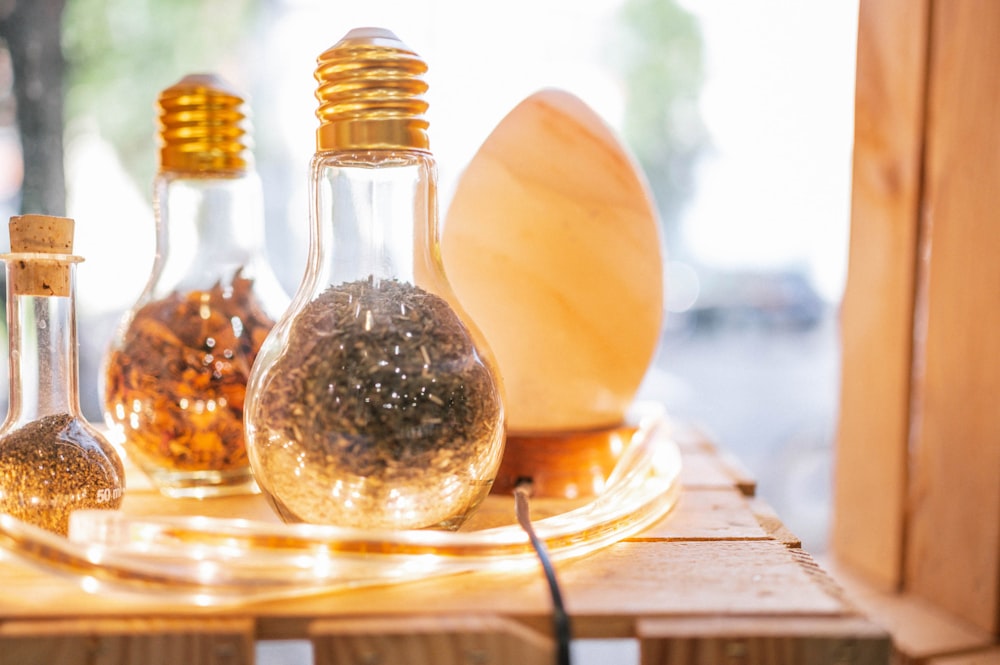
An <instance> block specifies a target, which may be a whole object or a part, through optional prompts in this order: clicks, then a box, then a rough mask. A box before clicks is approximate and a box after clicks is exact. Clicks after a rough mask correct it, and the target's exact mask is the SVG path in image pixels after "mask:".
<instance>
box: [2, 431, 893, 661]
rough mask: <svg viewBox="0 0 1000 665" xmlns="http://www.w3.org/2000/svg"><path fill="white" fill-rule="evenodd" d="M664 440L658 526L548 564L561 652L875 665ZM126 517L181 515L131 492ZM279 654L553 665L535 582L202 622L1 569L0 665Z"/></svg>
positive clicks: (868, 640) (776, 545)
mask: <svg viewBox="0 0 1000 665" xmlns="http://www.w3.org/2000/svg"><path fill="white" fill-rule="evenodd" d="M676 440H677V442H678V445H679V447H680V449H681V453H682V459H683V471H682V475H681V482H682V488H681V492H680V498H679V500H678V503H677V505H676V506H675V508H674V509H673V510H672V511H671V513H670V514H668V515H667V516H666V518H665V519H663V520H662V521H661V522H660V523H659V524H657V525H655V526H653V527H651V528H649V529H648V530H646V531H645V532H643V533H641V534H639V535H637V536H634V537H629V538H626V539H624V540H622V541H620V542H618V543H616V544H614V545H612V546H610V547H608V548H606V549H604V550H601V551H599V552H597V553H595V554H592V555H590V556H587V557H585V558H582V559H578V560H574V561H566V562H560V563H557V565H556V571H557V575H558V579H559V582H560V585H561V587H562V593H563V598H564V601H565V604H566V607H567V610H568V611H569V613H570V616H571V621H572V630H573V637H574V639H589V638H595V639H596V638H629V639H635V640H637V641H638V645H639V654H640V660H641V663H642V665H658V664H663V665H667V664H671V665H673V664H676V663H680V664H690V665H701V664H703V663H704V664H708V663H711V664H720V665H727V664H732V665H756V664H769V665H770V664H775V665H785V664H787V665H812V664H816V665H819V664H824V665H825V664H835V663H842V664H847V663H858V664H861V663H864V664H868V663H871V664H876V663H888V662H889V654H890V646H891V644H890V638H889V635H888V633H887V632H886V631H885V630H883V629H882V628H881V627H879V626H877V625H875V624H874V623H873V622H871V621H870V620H869V619H867V618H866V617H865V616H864V615H863V614H861V613H860V612H859V611H858V610H857V609H856V608H855V607H853V606H852V605H851V603H850V602H849V601H848V600H847V598H846V597H845V595H844V593H843V592H842V591H841V589H840V588H839V587H838V586H837V585H836V584H835V583H834V582H833V580H832V579H831V578H830V577H829V576H828V575H827V574H826V573H825V572H824V571H823V570H822V569H821V568H820V567H819V566H818V565H817V564H816V562H815V561H814V559H813V558H812V557H811V556H810V555H809V554H808V553H806V552H805V551H803V550H802V548H801V544H800V543H799V541H798V540H797V539H796V537H795V536H794V534H791V533H789V532H788V531H787V529H786V528H785V527H784V526H783V525H782V523H781V521H780V520H779V518H778V517H777V516H776V515H775V514H774V513H773V511H772V510H771V509H770V508H769V507H768V506H767V505H765V504H764V503H762V502H761V501H760V500H759V499H758V498H756V497H755V483H754V481H753V479H752V478H750V477H749V476H748V475H747V474H746V473H745V472H743V471H742V469H741V467H739V465H738V464H736V463H734V462H733V460H732V459H731V458H730V457H729V456H727V455H726V454H725V453H724V452H723V451H721V450H720V449H719V448H718V447H716V446H715V445H713V444H712V443H711V442H709V441H707V440H706V439H704V438H703V437H700V436H698V435H697V433H696V432H693V431H688V430H679V431H678V432H677V436H676ZM130 484H135V483H130ZM126 501H127V502H128V503H127V506H128V509H131V510H142V509H144V507H145V506H147V505H148V506H153V505H156V506H160V507H162V506H163V505H165V504H167V503H169V505H170V510H172V511H177V512H178V513H181V514H183V513H184V512H185V511H186V510H190V509H191V508H190V506H185V505H184V504H185V502H186V501H189V500H179V499H161V498H159V496H158V495H157V494H156V493H155V492H153V491H152V490H150V489H149V488H143V487H141V486H140V487H137V488H132V487H130V489H129V492H128V495H127V498H126ZM190 501H194V500H190ZM206 508H207V509H208V512H209V513H211V514H219V515H226V514H227V513H232V514H233V516H235V515H240V516H249V517H260V518H262V519H273V515H271V514H270V512H269V511H270V509H269V508H268V506H267V504H266V503H265V501H264V500H263V499H262V498H261V497H259V496H254V497H239V498H226V499H211V500H205V501H203V502H202V503H200V504H198V506H197V509H198V510H197V512H198V513H199V514H205V513H206ZM511 510H513V509H511ZM161 512H162V511H161ZM278 639H307V640H310V641H311V642H312V644H313V653H314V658H315V662H316V663H317V665H334V664H336V665H345V664H346V665H377V664H383V665H388V664H390V663H400V662H403V663H414V664H416V665H420V664H423V663H455V664H460V663H461V664H469V665H474V664H486V663H496V664H503V663H512V662H516V663H517V664H518V665H535V664H538V665H541V664H551V663H554V662H555V661H554V653H555V641H554V638H553V631H552V602H551V596H550V594H549V589H548V586H547V585H546V582H545V578H544V576H543V574H542V571H541V567H539V570H538V571H537V573H530V572H529V573H523V572H522V573H512V574H510V575H498V574H495V573H490V574H486V573H471V574H462V575H457V576H452V577H443V578H435V579H430V580H425V581H418V582H411V583H404V584H397V585H389V586H380V587H371V588H364V589H355V590H349V591H336V592H330V593H326V594H322V595H316V596H309V597H302V598H294V599H285V600H280V601H267V602H259V603H252V604H240V605H236V606H224V607H212V608H202V607H196V606H193V605H189V604H184V603H179V602H171V601H165V600H164V599H163V598H158V597H145V596H138V595H134V594H133V595H121V596H119V595H105V594H89V593H87V592H85V591H83V590H82V588H81V586H80V585H79V584H78V583H77V581H76V580H73V579H69V578H65V577H61V576H57V575H53V574H51V573H49V572H47V571H45V570H41V569H38V568H35V567H31V566H27V565H25V564H23V563H20V562H18V561H15V560H12V559H11V557H9V556H8V557H5V558H4V557H0V665H8V664H11V665H13V664H15V663H16V664H18V665H21V664H32V663H46V664H48V665H78V664H79V665H133V664H134V665H139V664H142V665H157V664H159V663H163V664H164V665H166V664H168V663H170V664H173V663H184V664H186V665H207V664H219V665H223V664H224V665H236V664H240V663H253V660H254V654H255V643H256V642H257V641H260V640H278Z"/></svg>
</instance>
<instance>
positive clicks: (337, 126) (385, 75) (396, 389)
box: [246, 29, 505, 530]
mask: <svg viewBox="0 0 1000 665" xmlns="http://www.w3.org/2000/svg"><path fill="white" fill-rule="evenodd" d="M425 67H426V66H425V65H424V64H423V62H422V61H420V60H419V58H417V57H416V55H415V54H413V53H412V52H411V51H409V50H408V49H407V48H406V47H405V46H403V45H402V44H401V43H400V42H399V40H398V39H397V38H395V36H394V35H392V34H391V33H389V32H387V31H382V30H377V29H369V30H356V31H352V32H351V33H349V34H348V35H347V36H346V37H345V38H344V39H342V40H341V41H340V42H338V43H337V44H336V45H335V46H334V47H332V48H331V49H329V50H328V51H326V52H325V53H324V54H322V55H321V56H320V58H319V67H318V69H317V72H316V77H317V79H318V80H319V82H320V87H319V91H318V92H317V97H318V98H319V100H320V108H319V111H318V116H319V117H320V120H321V126H320V129H319V131H318V133H317V152H316V154H315V156H314V158H313V161H312V170H311V173H312V179H311V183H310V185H311V194H312V196H313V208H312V218H311V242H310V260H309V262H308V267H307V271H306V274H305V276H304V277H303V279H302V282H301V284H300V286H299V290H298V292H297V293H296V295H295V297H294V298H293V301H292V305H291V306H290V307H289V309H288V311H287V312H286V313H285V315H284V316H283V317H282V318H281V320H279V321H278V323H277V324H276V325H275V327H274V329H273V330H272V331H271V333H270V335H269V336H268V338H267V339H266V340H265V342H264V345H263V347H262V348H261V351H260V354H259V355H258V358H257V362H256V364H255V365H254V368H253V371H252V372H251V377H250V383H249V384H248V388H247V410H246V430H247V447H248V452H249V455H250V463H251V466H252V468H253V471H254V476H255V478H256V479H257V482H258V484H259V486H260V488H261V490H262V491H263V492H264V494H265V496H267V498H268V499H269V500H270V501H271V503H272V505H273V506H274V508H275V510H276V512H277V513H278V514H279V515H280V516H281V517H282V518H283V519H285V520H286V521H291V522H310V523H319V524H333V525H338V526H348V527H359V528H371V529H393V530H397V529H418V528H441V529H457V528H459V527H460V526H461V525H462V523H463V522H464V521H465V520H466V519H467V518H468V516H469V515H470V514H471V513H472V512H473V511H474V510H475V508H476V507H477V506H478V505H479V504H480V502H481V501H482V500H483V499H484V498H485V496H486V495H487V494H488V493H489V491H490V488H491V485H492V483H493V480H494V478H495V475H496V470H497V468H498V466H499V462H500V457H501V454H502V450H503V443H504V434H505V430H504V406H503V395H502V392H503V391H502V384H501V382H500V377H499V374H498V371H497V369H496V365H495V362H494V360H493V357H492V355H491V353H490V351H489V348H488V347H487V345H486V343H485V341H484V340H483V339H482V336H481V334H480V333H479V331H478V329H477V328H476V327H475V325H474V324H473V323H472V322H471V321H469V319H468V316H467V315H466V314H465V312H463V311H461V310H460V309H459V308H458V307H456V306H455V305H453V304H449V303H451V302H454V301H453V299H452V298H450V297H448V296H450V295H451V287H450V286H449V284H448V281H447V279H446V277H445V274H444V269H443V266H442V264H441V259H440V246H439V231H438V220H437V182H436V178H437V175H436V166H435V162H434V159H433V157H432V156H431V153H430V151H429V149H428V147H427V136H426V131H425V130H426V121H425V120H424V119H423V112H424V110H425V108H426V104H425V103H424V102H423V100H422V96H421V95H422V93H423V91H424V90H425V88H426V85H425V84H424V83H423V80H422V78H421V75H422V73H423V71H424V69H425ZM344 78H347V79H349V80H347V81H345V80H343V79H344ZM339 90H348V91H353V93H352V92H348V93H347V94H346V95H345V96H344V97H341V96H340V93H339V92H337V91H339ZM352 94H354V95H357V98H356V99H355V98H353V97H352V96H351V95H352ZM385 108H390V109H395V110H390V111H389V112H388V113H384V112H382V110H383V109H385ZM359 109H360V111H359Z"/></svg>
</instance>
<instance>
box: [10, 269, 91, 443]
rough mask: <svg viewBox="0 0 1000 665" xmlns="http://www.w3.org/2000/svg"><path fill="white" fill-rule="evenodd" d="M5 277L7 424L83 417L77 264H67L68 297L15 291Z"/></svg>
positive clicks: (11, 282)
mask: <svg viewBox="0 0 1000 665" xmlns="http://www.w3.org/2000/svg"><path fill="white" fill-rule="evenodd" d="M10 268H11V266H10V264H8V274H7V285H8V286H7V325H8V334H9V339H10V347H9V357H10V403H9V407H8V414H7V425H8V426H9V425H11V424H14V423H24V422H29V421H32V420H35V419H37V418H40V417H43V416H48V415H54V414H63V413H68V414H72V415H79V413H80V396H79V383H78V378H79V376H78V364H77V362H78V358H77V334H76V299H75V293H76V265H74V264H69V265H68V266H67V270H68V271H69V281H70V291H69V295H66V296H39V295H24V294H21V293H17V292H15V290H14V289H13V288H12V286H11V285H12V284H13V281H14V280H12V279H11V275H10Z"/></svg>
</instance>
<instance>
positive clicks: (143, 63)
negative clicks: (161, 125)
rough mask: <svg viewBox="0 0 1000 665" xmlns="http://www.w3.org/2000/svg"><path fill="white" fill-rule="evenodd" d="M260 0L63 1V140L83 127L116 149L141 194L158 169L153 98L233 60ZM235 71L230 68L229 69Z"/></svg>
mask: <svg viewBox="0 0 1000 665" xmlns="http://www.w3.org/2000/svg"><path fill="white" fill-rule="evenodd" d="M261 1H262V0H211V1H206V0H67V2H66V8H65V10H64V13H63V26H62V27H63V51H64V54H65V57H66V64H67V69H66V114H65V115H66V124H67V131H68V133H67V139H68V140H72V137H73V132H74V130H75V129H77V128H79V127H80V126H81V125H82V126H84V127H87V128H88V129H96V130H97V132H98V133H99V134H100V135H101V136H102V137H103V138H104V139H105V140H106V141H108V142H109V143H110V144H111V145H112V146H113V147H114V149H115V151H116V152H117V154H118V157H119V159H120V160H121V162H122V164H123V167H124V168H125V169H126V171H127V172H128V174H129V175H130V176H131V177H132V178H133V179H134V180H135V182H136V184H137V186H138V187H139V189H140V191H142V192H146V191H147V190H149V189H150V187H151V182H152V178H153V175H154V173H155V171H156V159H157V157H156V156H157V149H158V146H157V143H156V132H157V126H156V109H155V104H156V98H157V95H158V94H159V93H160V91H161V90H162V89H164V88H166V87H168V86H170V85H173V84H174V83H176V82H177V81H178V80H180V79H181V78H182V77H183V76H185V75H186V74H190V73H195V72H207V71H212V72H216V73H220V74H222V75H223V76H225V73H224V72H222V71H220V70H224V69H226V63H227V62H238V58H239V57H240V49H241V48H242V44H243V43H244V42H245V41H246V37H247V32H248V30H249V29H250V27H251V26H252V24H253V19H254V16H255V12H256V11H257V10H258V5H260V3H261ZM234 69H235V67H234Z"/></svg>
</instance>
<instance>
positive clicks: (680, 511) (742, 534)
mask: <svg viewBox="0 0 1000 665" xmlns="http://www.w3.org/2000/svg"><path fill="white" fill-rule="evenodd" d="M772 537H773V536H772V534H771V533H769V532H768V531H767V530H766V529H765V528H764V527H763V526H762V524H761V522H760V521H759V519H758V514H757V512H756V510H754V508H753V507H752V506H751V503H750V502H749V501H748V500H747V498H746V497H745V496H743V494H742V493H741V492H739V491H737V490H735V489H732V488H730V489H721V490H717V489H711V490H686V491H683V492H681V494H680V498H678V500H677V505H676V506H675V507H674V509H673V511H672V512H671V513H670V514H669V515H667V517H666V519H664V520H663V521H661V522H660V523H659V524H655V525H653V526H652V527H650V528H649V529H647V530H646V531H644V532H643V533H641V534H639V535H637V536H634V537H633V538H631V539H630V540H634V541H640V540H647V541H648V540H716V541H718V540H767V539H769V538H772Z"/></svg>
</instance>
